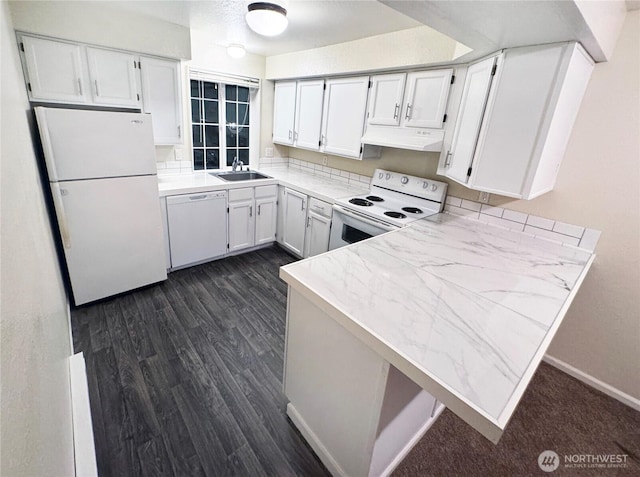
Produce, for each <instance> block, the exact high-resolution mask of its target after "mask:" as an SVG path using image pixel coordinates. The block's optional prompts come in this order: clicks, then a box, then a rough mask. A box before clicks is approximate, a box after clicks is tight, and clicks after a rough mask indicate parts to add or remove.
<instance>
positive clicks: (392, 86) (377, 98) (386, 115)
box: [367, 73, 407, 126]
mask: <svg viewBox="0 0 640 477" xmlns="http://www.w3.org/2000/svg"><path fill="white" fill-rule="evenodd" d="M406 78H407V75H406V73H396V74H389V75H377V76H373V77H372V78H371V97H370V99H369V102H370V103H371V106H370V107H369V117H368V118H367V122H368V123H369V124H379V125H382V126H397V125H399V124H400V113H401V112H402V111H401V109H402V99H403V95H404V84H405V80H406Z"/></svg>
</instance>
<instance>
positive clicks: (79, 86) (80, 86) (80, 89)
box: [78, 78, 82, 96]
mask: <svg viewBox="0 0 640 477" xmlns="http://www.w3.org/2000/svg"><path fill="white" fill-rule="evenodd" d="M78 93H80V96H82V81H80V78H78Z"/></svg>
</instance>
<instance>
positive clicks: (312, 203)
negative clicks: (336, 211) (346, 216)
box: [309, 197, 332, 217]
mask: <svg viewBox="0 0 640 477" xmlns="http://www.w3.org/2000/svg"><path fill="white" fill-rule="evenodd" d="M309 210H310V211H313V212H315V213H316V214H320V215H324V216H325V217H331V211H332V209H331V204H330V203H328V202H325V201H323V200H320V199H316V198H315V197H309Z"/></svg>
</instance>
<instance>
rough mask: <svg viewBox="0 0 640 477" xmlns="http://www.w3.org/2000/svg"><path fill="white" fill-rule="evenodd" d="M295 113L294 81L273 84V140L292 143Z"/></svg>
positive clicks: (287, 143) (278, 142)
mask: <svg viewBox="0 0 640 477" xmlns="http://www.w3.org/2000/svg"><path fill="white" fill-rule="evenodd" d="M295 114H296V82H295V81H285V82H279V83H276V85H275V91H274V99H273V142H275V143H277V144H285V145H292V144H293V132H294V128H295Z"/></svg>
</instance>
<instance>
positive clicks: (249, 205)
mask: <svg viewBox="0 0 640 477" xmlns="http://www.w3.org/2000/svg"><path fill="white" fill-rule="evenodd" d="M253 205H254V201H253V199H244V200H239V201H234V202H231V201H229V252H233V251H235V250H242V249H243V248H247V247H253V245H254V224H255V219H254V217H253Z"/></svg>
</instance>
